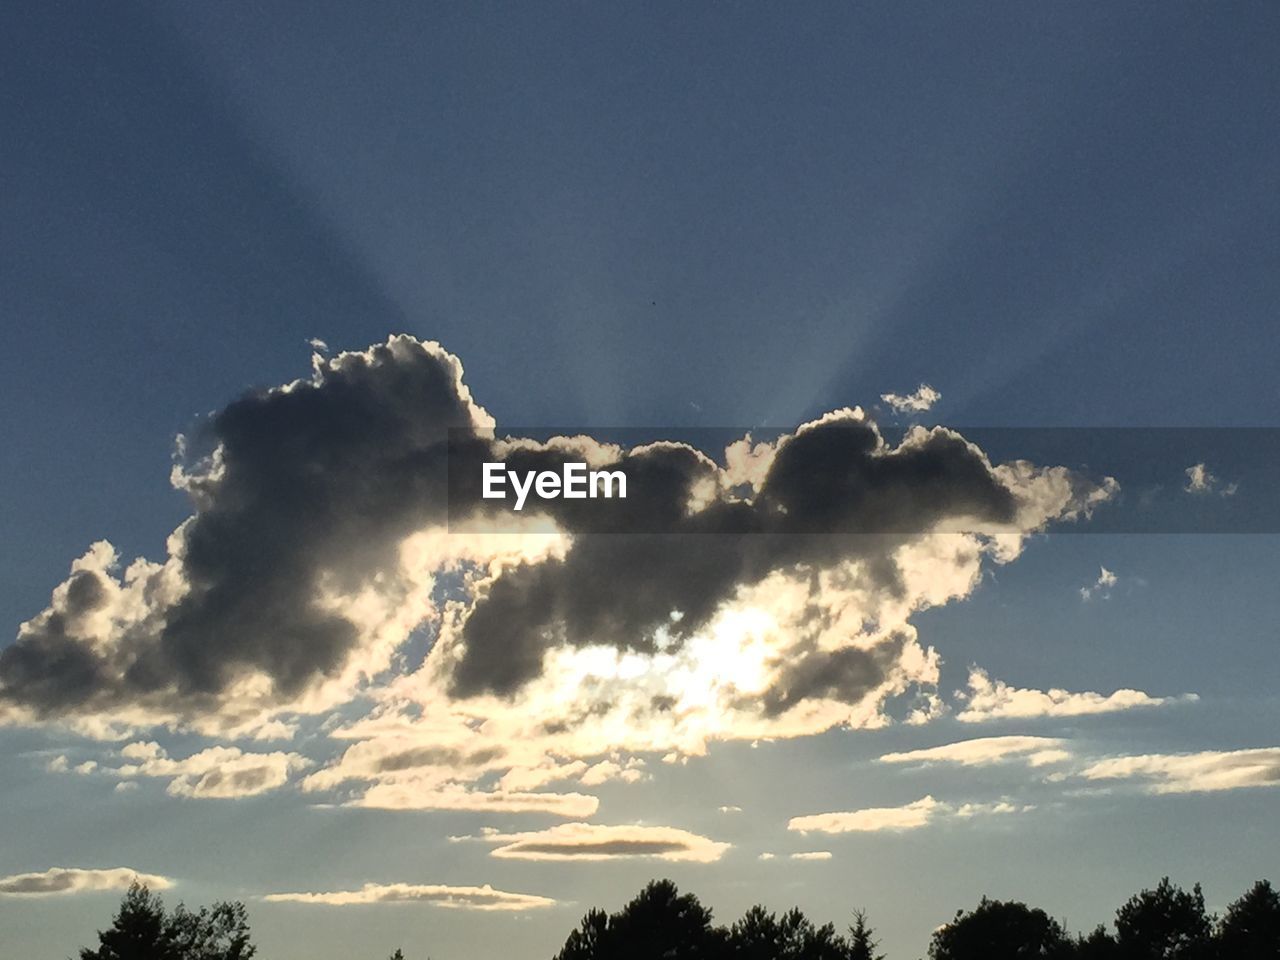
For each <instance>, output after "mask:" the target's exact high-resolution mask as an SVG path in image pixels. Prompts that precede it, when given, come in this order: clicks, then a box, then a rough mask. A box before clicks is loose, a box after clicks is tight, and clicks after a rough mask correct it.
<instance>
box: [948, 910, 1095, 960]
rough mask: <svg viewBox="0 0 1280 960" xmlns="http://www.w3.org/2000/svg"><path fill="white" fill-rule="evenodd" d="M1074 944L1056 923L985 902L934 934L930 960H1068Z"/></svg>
mask: <svg viewBox="0 0 1280 960" xmlns="http://www.w3.org/2000/svg"><path fill="white" fill-rule="evenodd" d="M1074 954H1075V944H1074V943H1073V942H1072V941H1071V939H1070V938H1069V937H1068V936H1067V934H1066V932H1065V931H1064V930H1063V929H1062V926H1061V925H1060V924H1059V923H1058V921H1056V920H1054V919H1053V918H1052V917H1050V916H1049V915H1048V914H1047V913H1045V912H1044V911H1043V910H1040V909H1036V908H1033V907H1028V906H1027V905H1026V904H1025V903H1018V902H1016V901H1010V902H1008V903H1006V902H1003V901H1000V900H988V899H987V898H986V897H983V898H982V901H981V902H980V903H979V904H978V906H977V907H976V908H975V909H974V910H972V911H970V912H969V913H965V912H964V911H963V910H961V911H958V912H957V913H956V916H955V919H954V920H952V921H951V922H950V923H948V924H946V925H945V926H943V927H941V928H939V929H938V930H937V931H935V932H934V935H933V942H932V943H931V944H930V945H929V957H930V960H1022V958H1024V957H1043V958H1046V960H1068V958H1071V957H1072V956H1073V955H1074Z"/></svg>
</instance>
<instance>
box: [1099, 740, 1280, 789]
mask: <svg viewBox="0 0 1280 960" xmlns="http://www.w3.org/2000/svg"><path fill="white" fill-rule="evenodd" d="M1081 776H1083V777H1084V778H1085V779H1087V780H1137V781H1140V782H1143V783H1145V784H1146V785H1147V789H1148V790H1149V791H1150V792H1151V793H1212V792H1217V791H1222V790H1241V789H1247V788H1252V787H1274V786H1277V785H1280V747H1267V748H1262V749H1257V750H1230V751H1213V750H1209V751H1204V752H1201V753H1172V754H1170V753H1153V754H1142V755H1137V756H1125V757H1110V758H1108V759H1105V760H1100V761H1098V762H1097V763H1094V764H1091V765H1090V766H1088V767H1086V768H1085V769H1084V770H1083V771H1082V772H1081Z"/></svg>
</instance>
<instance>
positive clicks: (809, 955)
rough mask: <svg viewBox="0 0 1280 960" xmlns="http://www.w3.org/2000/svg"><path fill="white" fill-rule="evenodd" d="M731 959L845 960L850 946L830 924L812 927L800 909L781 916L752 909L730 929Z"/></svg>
mask: <svg viewBox="0 0 1280 960" xmlns="http://www.w3.org/2000/svg"><path fill="white" fill-rule="evenodd" d="M728 946H729V949H728V956H729V957H732V958H733V960H848V957H849V944H848V941H846V940H845V939H844V937H842V936H840V935H839V934H837V933H836V928H835V927H834V926H832V925H831V924H829V923H828V924H824V925H823V926H821V927H815V926H814V925H813V922H812V921H810V920H809V919H808V918H807V917H806V916H805V915H804V914H803V913H801V912H800V910H799V909H792V910H789V911H787V912H786V913H784V914H783V915H782V916H781V917H778V916H777V915H776V914H773V913H770V912H769V911H767V910H766V909H765V908H764V907H761V906H755V907H752V908H751V909H750V910H748V911H747V912H746V914H745V915H744V916H743V918H742V919H741V920H739V921H737V922H736V923H734V925H733V926H732V927H730V928H729V935H728Z"/></svg>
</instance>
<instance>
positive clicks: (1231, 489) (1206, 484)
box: [1182, 463, 1239, 497]
mask: <svg viewBox="0 0 1280 960" xmlns="http://www.w3.org/2000/svg"><path fill="white" fill-rule="evenodd" d="M1183 472H1184V473H1185V474H1186V475H1187V482H1186V484H1185V485H1184V486H1183V488H1182V489H1183V490H1185V491H1186V492H1187V493H1192V494H1201V495H1205V496H1207V495H1208V494H1211V493H1216V494H1217V495H1218V496H1220V497H1231V496H1235V493H1236V491H1237V490H1238V489H1239V484H1235V483H1228V484H1226V485H1225V486H1224V485H1222V483H1221V482H1220V481H1219V480H1218V478H1217V477H1215V476H1214V475H1213V474H1212V473H1210V472H1209V469H1208V468H1207V467H1206V466H1205V465H1204V464H1203V463H1197V464H1193V465H1192V466H1190V467H1187V469H1186V470H1185V471H1183Z"/></svg>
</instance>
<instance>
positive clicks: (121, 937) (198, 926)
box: [80, 881, 257, 960]
mask: <svg viewBox="0 0 1280 960" xmlns="http://www.w3.org/2000/svg"><path fill="white" fill-rule="evenodd" d="M255 953H257V948H256V947H254V946H253V944H252V943H250V941H249V922H248V917H247V915H246V913H245V908H244V904H242V903H215V904H214V905H213V906H212V907H201V908H200V909H199V910H198V911H196V912H192V911H190V910H188V909H187V908H186V907H185V906H183V905H182V904H179V905H178V907H177V909H175V910H174V911H173V912H172V913H166V912H165V909H164V901H163V900H161V898H160V897H159V896H158V895H156V894H153V893H151V891H149V890H148V889H147V888H146V887H145V886H142V885H141V884H139V883H137V882H136V881H135V882H134V883H133V884H132V885H131V886H130V887H129V890H128V892H127V893H125V895H124V899H123V900H122V901H121V903H120V909H119V910H118V911H117V912H116V915H115V918H114V921H113V922H112V925H111V927H110V928H109V929H107V930H100V931H98V947H97V949H91V948H89V947H85V948H84V949H82V950H81V951H80V960H252V957H253V956H254V954H255Z"/></svg>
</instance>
